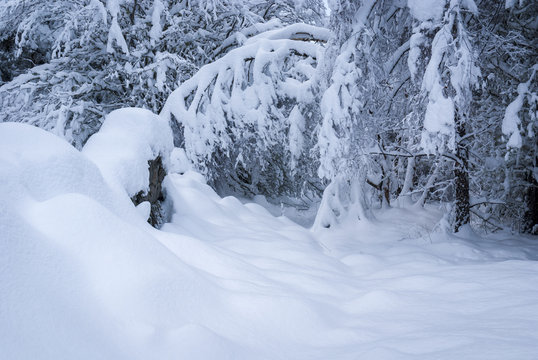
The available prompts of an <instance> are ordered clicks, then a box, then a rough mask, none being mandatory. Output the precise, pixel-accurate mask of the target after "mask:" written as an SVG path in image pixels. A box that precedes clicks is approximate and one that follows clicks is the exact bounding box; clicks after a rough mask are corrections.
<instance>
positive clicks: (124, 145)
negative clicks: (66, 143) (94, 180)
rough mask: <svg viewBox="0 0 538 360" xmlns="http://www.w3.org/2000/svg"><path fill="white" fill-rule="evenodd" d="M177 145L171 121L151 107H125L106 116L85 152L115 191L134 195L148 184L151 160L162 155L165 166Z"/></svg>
mask: <svg viewBox="0 0 538 360" xmlns="http://www.w3.org/2000/svg"><path fill="white" fill-rule="evenodd" d="M173 148H174V144H173V136H172V130H171V129H170V126H169V125H168V121H166V120H164V119H162V118H160V117H159V116H157V115H155V114H153V113H152V112H151V111H149V110H145V109H137V108H126V109H120V110H115V111H113V112H111V113H110V114H108V115H107V117H106V119H105V121H104V123H103V125H102V126H101V129H100V130H99V132H97V133H96V134H95V135H93V136H92V137H90V138H89V139H88V142H87V143H86V145H84V148H83V149H82V153H83V154H84V155H86V156H87V157H88V158H89V159H90V160H91V161H93V162H94V163H95V164H96V165H97V167H98V168H99V169H100V170H101V173H102V174H103V176H104V177H105V179H106V180H107V182H108V183H109V184H110V186H112V187H113V188H114V190H115V191H119V192H121V191H122V190H123V191H124V192H126V193H127V195H129V197H132V196H134V195H136V194H137V193H139V192H140V191H147V189H148V186H149V170H148V161H149V160H153V159H155V158H157V157H158V156H160V157H161V159H162V162H163V165H164V167H165V169H168V167H169V158H170V153H171V152H172V149H173Z"/></svg>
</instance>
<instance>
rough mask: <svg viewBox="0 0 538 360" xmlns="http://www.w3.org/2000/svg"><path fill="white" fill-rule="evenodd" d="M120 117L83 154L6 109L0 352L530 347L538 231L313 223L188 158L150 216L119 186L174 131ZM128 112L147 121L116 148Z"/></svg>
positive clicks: (461, 353) (302, 352)
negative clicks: (230, 193)
mask: <svg viewBox="0 0 538 360" xmlns="http://www.w3.org/2000/svg"><path fill="white" fill-rule="evenodd" d="M133 111H134V112H135V113H136V114H133ZM135 115H136V116H135ZM116 116H117V121H116V120H114V121H111V123H110V124H108V125H107V124H106V123H105V126H104V128H103V130H102V132H101V133H99V134H97V135H96V137H95V138H94V139H90V141H89V142H88V145H87V146H86V148H85V149H84V151H83V152H79V151H77V150H76V149H74V148H73V147H71V146H70V145H68V144H67V143H66V142H65V141H64V140H62V139H60V138H58V137H56V136H55V135H53V134H50V133H47V132H45V131H43V130H40V129H37V128H33V127H31V126H27V125H22V124H13V123H3V124H0V184H1V186H0V358H2V359H36V358H39V359H71V358H76V359H166V358H185V359H225V358H229V359H357V358H360V359H411V358H412V359H432V358H436V359H454V358H465V359H507V358H517V359H533V358H535V356H536V353H538V345H537V344H538V332H537V331H536V330H537V329H538V303H537V302H536V299H537V298H538V290H537V288H536V284H537V283H538V263H537V262H536V260H537V258H538V257H537V255H538V245H537V244H536V241H535V240H534V239H532V238H516V237H510V236H508V235H506V234H504V235H502V236H500V235H499V236H497V238H488V239H480V238H477V237H473V238H471V236H473V235H469V238H461V237H460V238H457V237H453V236H449V235H444V234H442V233H439V232H436V231H435V229H433V226H434V224H435V223H436V222H437V221H438V220H439V216H440V214H439V213H438V212H436V211H433V210H432V209H429V210H428V211H425V210H413V211H411V210H401V209H392V210H390V211H386V212H384V213H382V214H379V215H378V216H377V220H375V221H372V222H368V223H366V222H362V223H359V224H348V225H346V226H342V227H340V228H336V229H331V230H325V229H322V230H318V231H317V232H312V231H309V230H308V229H305V228H303V227H300V226H298V225H296V224H295V223H293V222H291V221H290V220H288V219H287V218H284V217H274V216H272V215H271V214H269V212H267V211H266V210H265V209H264V208H262V207H261V206H259V205H256V204H246V205H245V204H242V203H241V202H239V201H238V200H237V199H235V198H233V197H227V198H220V197H219V196H218V195H216V194H215V192H213V190H212V189H211V188H209V187H208V186H207V185H206V184H205V182H204V180H203V178H202V177H201V176H200V175H199V174H197V173H194V172H191V171H186V172H185V173H184V174H183V175H180V174H169V175H168V177H167V178H166V180H165V188H166V191H167V193H168V196H169V197H170V199H171V201H172V203H173V208H174V215H173V217H172V220H171V222H170V223H168V224H165V225H164V226H163V227H162V229H161V230H156V229H154V228H152V227H151V226H149V224H147V222H146V218H145V217H144V216H143V215H142V214H141V213H140V212H139V211H138V210H137V209H136V208H135V206H134V205H133V204H132V202H131V200H130V199H129V194H131V193H132V191H138V190H139V189H142V188H144V186H146V184H145V183H144V181H143V179H144V177H145V176H146V175H147V173H145V171H147V167H146V168H144V166H143V164H144V162H146V164H147V159H148V157H151V156H155V155H156V154H162V155H163V156H165V154H167V153H169V151H170V150H171V148H170V146H169V144H170V143H169V142H168V139H169V137H168V135H166V132H165V133H161V132H159V131H154V130H155V129H159V126H161V125H159V123H158V122H157V123H154V122H153V120H152V116H151V114H149V113H146V114H144V113H143V112H138V111H135V110H125V111H123V112H120V113H116V114H115V115H113V116H111V119H114V118H115V117H116ZM129 118H131V120H126V119H129ZM134 118H136V119H138V120H133V119H134ZM146 120H147V121H146ZM135 123H137V124H136V126H135ZM138 126H140V127H138ZM146 126H149V128H147V127H146ZM126 127H128V128H129V129H131V128H132V129H134V128H135V127H136V129H138V130H136V129H135V131H138V133H139V134H141V137H139V138H138V140H136V141H135V142H133V143H132V144H131V145H132V146H130V147H125V148H121V147H119V146H117V147H116V148H111V147H110V146H112V145H111V144H113V143H114V141H111V142H109V141H106V139H107V137H108V138H109V139H110V140H115V139H119V138H116V136H117V135H118V134H117V133H115V131H116V130H112V129H113V128H116V129H126ZM142 134H143V135H144V136H142ZM146 135H147V136H146ZM141 138H144V139H149V140H148V141H146V142H144V141H142V140H141ZM139 140H140V142H138V141H139ZM116 144H118V143H116ZM167 144H168V145H167ZM105 150H106V151H105ZM133 151H135V152H133ZM137 154H139V156H140V158H138V155H137ZM115 156H117V157H115ZM118 159H122V160H121V161H120V160H118ZM122 167H124V168H122ZM122 169H123V170H122ZM126 174H127V175H128V176H124V175H126ZM146 177H147V176H146ZM471 241H472V242H471Z"/></svg>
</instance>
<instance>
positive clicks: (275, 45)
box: [161, 24, 329, 167]
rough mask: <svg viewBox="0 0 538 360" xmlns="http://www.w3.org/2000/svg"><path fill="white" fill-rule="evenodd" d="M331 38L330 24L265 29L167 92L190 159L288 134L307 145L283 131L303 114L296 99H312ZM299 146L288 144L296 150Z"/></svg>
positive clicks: (167, 109) (261, 146) (269, 142)
mask: <svg viewBox="0 0 538 360" xmlns="http://www.w3.org/2000/svg"><path fill="white" fill-rule="evenodd" d="M306 34H308V35H306ZM328 36H329V34H328V30H326V29H321V28H316V27H314V26H311V25H306V24H294V25H291V26H288V27H284V28H282V29H278V30H271V31H267V32H265V33H262V34H259V35H256V36H254V37H252V38H251V39H249V40H248V41H246V42H245V44H244V45H243V46H242V47H239V48H237V49H234V50H232V51H230V52H229V53H228V54H226V55H225V56H223V57H222V58H220V59H218V60H216V61H215V62H213V63H211V64H208V65H206V66H204V67H202V68H201V69H200V70H199V71H198V72H197V73H196V74H195V75H194V76H193V77H192V78H190V79H189V80H187V81H185V82H184V83H183V84H181V85H180V86H179V88H177V89H176V90H175V91H173V92H172V94H170V96H169V97H168V99H167V101H166V103H165V105H164V107H163V110H162V112H161V115H162V116H164V117H167V118H170V115H173V116H174V117H175V118H176V119H177V121H178V122H179V123H180V124H181V125H182V126H183V129H184V141H185V150H186V153H187V155H188V157H189V158H190V159H191V160H198V161H201V162H207V161H210V159H211V157H212V156H213V154H214V151H215V149H219V150H220V151H223V152H224V153H228V152H229V151H230V150H231V148H232V147H233V146H236V148H237V146H238V144H239V143H243V144H252V143H253V142H254V143H256V144H257V147H255V148H254V151H260V152H263V151H265V149H267V148H268V147H270V146H273V145H275V144H280V143H282V141H283V140H286V141H289V140H293V141H294V142H297V144H302V142H303V140H302V138H300V136H298V134H297V131H295V132H293V136H292V137H291V138H290V139H282V136H283V135H284V134H285V133H287V132H288V129H289V128H290V127H292V128H293V124H291V122H292V121H294V120H296V119H301V118H302V116H300V115H301V114H298V113H297V111H298V110H297V108H296V105H297V104H298V103H305V102H309V101H311V99H312V92H311V80H310V79H311V78H312V77H313V76H314V72H315V68H316V66H317V58H318V57H319V54H320V50H321V45H320V44H319V42H320V41H325V40H326V39H327V38H328ZM306 40H313V41H306ZM314 40H317V41H314ZM293 109H296V110H295V111H293V114H292V110H293ZM291 114H292V115H293V116H290V115H291ZM295 125H297V126H295V127H296V128H298V129H300V128H304V125H303V124H295ZM286 141H284V142H286ZM297 144H288V146H286V145H285V144H284V147H285V149H287V150H286V151H289V149H290V148H292V149H293V150H294V151H293V152H294V153H297V151H298V149H297V146H295V145H297ZM250 155H252V154H250ZM237 161H241V156H239V158H238V159H237ZM202 167H203V166H202Z"/></svg>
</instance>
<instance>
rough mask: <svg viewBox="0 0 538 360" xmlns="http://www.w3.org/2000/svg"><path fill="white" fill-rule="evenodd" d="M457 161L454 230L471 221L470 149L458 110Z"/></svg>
mask: <svg viewBox="0 0 538 360" xmlns="http://www.w3.org/2000/svg"><path fill="white" fill-rule="evenodd" d="M455 120H456V138H457V140H456V159H458V161H456V163H455V167H454V177H455V188H456V203H455V209H454V215H455V216H454V225H453V226H454V231H455V232H458V230H459V229H460V228H461V227H462V226H463V225H466V224H469V222H470V221H471V216H470V203H469V168H468V166H469V151H468V149H467V146H466V144H464V143H463V142H462V141H460V140H459V139H462V138H463V137H464V136H465V134H466V131H465V124H464V121H463V119H462V117H461V115H459V114H458V111H456V119H455Z"/></svg>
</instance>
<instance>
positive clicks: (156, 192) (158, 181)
mask: <svg viewBox="0 0 538 360" xmlns="http://www.w3.org/2000/svg"><path fill="white" fill-rule="evenodd" d="M148 166H149V190H148V191H147V192H139V193H138V194H136V195H135V196H134V197H133V198H132V199H131V200H132V201H133V203H134V204H135V205H139V204H140V203H142V202H144V201H148V202H149V203H150V205H151V212H150V214H149V219H148V222H149V223H150V224H151V225H152V226H153V227H159V226H160V225H162V224H163V223H164V222H165V220H166V219H165V217H166V214H165V211H164V209H163V202H164V192H163V189H162V182H163V180H164V177H165V176H166V171H165V170H164V166H163V163H162V160H161V157H160V156H158V157H157V158H156V159H155V160H150V161H148Z"/></svg>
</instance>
